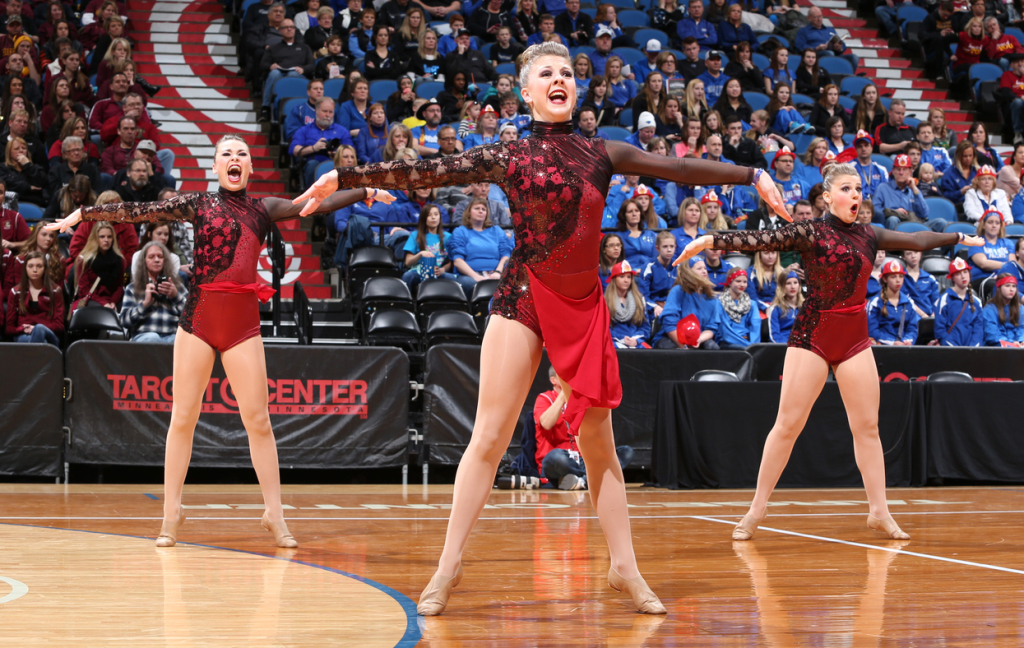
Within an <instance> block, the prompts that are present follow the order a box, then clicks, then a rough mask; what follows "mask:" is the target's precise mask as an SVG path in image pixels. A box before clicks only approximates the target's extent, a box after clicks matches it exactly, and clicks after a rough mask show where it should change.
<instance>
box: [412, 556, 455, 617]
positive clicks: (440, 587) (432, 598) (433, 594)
mask: <svg viewBox="0 0 1024 648" xmlns="http://www.w3.org/2000/svg"><path fill="white" fill-rule="evenodd" d="M461 582H462V563H459V568H458V569H457V570H455V575H454V576H452V577H451V578H445V577H444V576H443V575H442V574H441V573H440V572H435V573H434V576H433V578H431V579H430V582H429V583H427V587H426V589H424V590H423V593H422V594H420V601H419V604H418V605H416V612H417V613H419V615H420V616H437V615H439V614H441V613H442V612H444V609H445V608H446V607H448V597H449V596H451V595H452V590H453V589H455V586H456V585H458V584H459V583H461Z"/></svg>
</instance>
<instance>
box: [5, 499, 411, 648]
mask: <svg viewBox="0 0 1024 648" xmlns="http://www.w3.org/2000/svg"><path fill="white" fill-rule="evenodd" d="M4 519H10V518H4ZM108 519H113V518H108ZM124 519H136V518H124ZM160 519H162V518H160ZM0 524H4V526H25V527H30V528H33V529H48V530H50V531H71V532H74V533H91V534H93V535H109V536H117V537H120V538H132V539H135V540H149V541H152V540H153V538H151V537H148V536H135V535H129V534H127V533H107V532H104V531H89V530H86V529H64V528H61V527H44V526H36V525H32V524H7V523H0ZM178 544H179V545H186V546H190V547H203V548H204V549H218V550H220V551H233V552H235V553H241V554H247V555H250V556H258V557H260V558H269V559H271V560H284V561H287V562H291V563H295V564H298V565H304V566H306V567H313V568H315V569H322V570H323V571H327V572H331V573H334V574H339V575H341V576H346V577H348V578H351V579H353V580H357V581H359V582H361V583H365V584H366V585H369V586H370V587H373V588H374V589H377V590H380V591H381V592H383V593H384V594H387V595H388V596H390V597H391V598H392V599H394V601H395V603H398V605H399V606H400V607H401V608H402V611H403V612H404V613H405V634H404V635H402V638H401V639H399V640H398V643H396V644H395V647H394V648H415V646H416V644H418V643H419V642H420V639H422V638H423V629H422V627H421V623H420V616H419V614H418V613H417V612H416V604H415V603H414V602H413V601H412V599H411V598H409V597H408V596H406V595H405V594H403V593H401V592H399V591H398V590H396V589H393V588H390V587H388V586H387V585H385V584H383V583H378V582H377V581H375V580H371V579H369V578H367V577H365V576H360V575H359V574H353V573H351V572H347V571H343V570H341V569H335V568H334V567H328V566H326V565H318V564H316V563H311V562H306V561H304V560H296V559H294V558H287V557H285V556H271V555H268V554H262V553H259V552H256V551H246V550H245V549H233V548H231V547H218V546H217V545H206V544H198V543H195V542H179V543H178ZM0 579H3V577H0ZM3 580H6V579H3ZM15 582H17V581H15ZM25 591H26V592H27V591H28V588H27V587H26V588H25ZM2 602H3V600H0V603H2Z"/></svg>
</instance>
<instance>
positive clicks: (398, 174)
mask: <svg viewBox="0 0 1024 648" xmlns="http://www.w3.org/2000/svg"><path fill="white" fill-rule="evenodd" d="M508 167H509V152H508V145H507V144H506V143H504V142H502V143H500V144H489V145H487V146H478V147H476V148H472V149H470V150H469V151H466V152H465V153H460V154H459V155H452V156H449V157H442V158H437V159H434V160H415V161H409V160H396V161H394V162H380V163H377V164H368V165H366V166H361V167H342V168H337V169H335V170H334V171H331V172H329V173H325V174H324V175H322V176H320V179H319V180H317V181H316V182H315V183H313V186H311V187H310V188H309V189H307V190H306V192H305V193H303V194H302V195H301V196H299V197H298V198H296V199H295V200H294V201H293V202H294V203H295V204H296V205H301V204H303V203H305V205H304V206H303V207H302V211H301V214H302V215H303V216H306V215H308V214H312V213H313V212H314V211H316V210H317V207H318V206H319V205H320V203H321V202H322V201H323V200H325V199H326V198H327V197H328V196H329V195H330V194H332V193H334V192H335V191H336V190H337V189H338V188H339V187H343V188H353V187H355V188H359V187H380V188H381V189H402V190H405V191H408V190H411V189H422V188H426V187H447V186H449V185H456V184H468V183H471V182H481V181H484V180H486V181H489V182H500V181H502V180H504V178H505V174H506V172H507V171H508ZM307 200H308V202H306V201H307Z"/></svg>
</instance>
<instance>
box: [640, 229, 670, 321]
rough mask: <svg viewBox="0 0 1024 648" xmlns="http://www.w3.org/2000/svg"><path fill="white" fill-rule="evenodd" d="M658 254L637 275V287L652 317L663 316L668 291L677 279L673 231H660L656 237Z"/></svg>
mask: <svg viewBox="0 0 1024 648" xmlns="http://www.w3.org/2000/svg"><path fill="white" fill-rule="evenodd" d="M655 244H657V246H658V256H657V257H656V258H655V259H654V260H653V261H651V262H650V263H648V264H647V265H646V266H644V269H643V270H642V271H641V272H640V275H639V276H638V277H637V279H636V282H637V287H639V288H640V293H641V294H642V295H643V296H644V300H645V301H646V302H647V314H648V316H649V317H650V318H651V319H654V318H657V317H659V316H661V309H662V308H664V307H665V300H666V299H668V291H669V290H671V289H672V285H673V284H674V283H675V281H676V274H677V272H676V269H675V268H674V267H672V261H673V259H675V256H676V237H674V236H672V233H671V232H658V236H657V238H655Z"/></svg>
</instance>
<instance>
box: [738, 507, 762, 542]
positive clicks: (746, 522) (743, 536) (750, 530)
mask: <svg viewBox="0 0 1024 648" xmlns="http://www.w3.org/2000/svg"><path fill="white" fill-rule="evenodd" d="M763 521H764V516H763V515H762V516H761V517H760V518H757V519H754V518H752V517H751V516H750V514H749V513H748V514H746V515H744V516H743V519H742V520H740V523H739V524H737V525H736V527H735V528H733V530H732V539H733V540H739V541H741V542H743V541H746V540H753V539H754V532H756V531H757V527H758V526H759V525H760V524H761V522H763Z"/></svg>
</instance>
